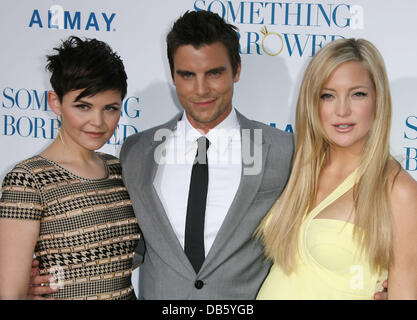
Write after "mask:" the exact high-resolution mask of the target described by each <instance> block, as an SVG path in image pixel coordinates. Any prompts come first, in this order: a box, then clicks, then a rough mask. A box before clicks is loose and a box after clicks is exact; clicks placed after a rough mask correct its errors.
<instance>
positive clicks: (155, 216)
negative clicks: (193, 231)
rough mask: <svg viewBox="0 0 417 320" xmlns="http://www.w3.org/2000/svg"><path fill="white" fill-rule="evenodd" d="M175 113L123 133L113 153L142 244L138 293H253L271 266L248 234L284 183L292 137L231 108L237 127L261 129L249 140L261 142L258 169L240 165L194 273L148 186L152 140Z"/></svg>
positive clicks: (171, 295)
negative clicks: (217, 226)
mask: <svg viewBox="0 0 417 320" xmlns="http://www.w3.org/2000/svg"><path fill="white" fill-rule="evenodd" d="M181 115H182V113H180V114H178V115H177V116H176V117H175V118H173V119H172V120H171V121H169V122H167V123H166V124H163V125H161V126H158V127H154V128H151V129H149V130H146V131H144V132H141V133H138V134H135V135H132V136H130V137H129V138H128V139H126V141H125V142H124V144H123V147H122V150H121V153H120V160H121V164H122V168H123V177H124V181H125V185H126V187H127V189H128V192H129V195H130V198H131V200H132V204H133V208H134V211H135V214H136V217H137V219H138V222H139V225H140V228H141V230H142V232H143V236H144V239H145V244H146V252H145V254H144V261H143V264H142V266H141V268H142V269H143V298H144V299H254V298H255V297H256V294H257V292H258V290H259V288H260V286H261V284H262V282H263V280H264V279H265V277H266V275H267V273H268V270H269V268H270V264H269V263H266V262H265V258H264V255H263V246H262V244H261V242H260V241H258V240H255V239H254V238H253V232H254V230H255V229H256V227H257V226H258V224H259V222H260V221H261V219H262V218H263V217H264V216H265V214H266V213H267V212H268V210H269V209H270V208H271V206H272V204H273V203H274V201H275V200H276V199H277V198H278V196H279V195H280V194H281V192H282V190H283V188H284V187H285V185H286V183H287V180H288V177H289V173H290V169H291V160H292V155H293V148H294V147H293V137H292V135H291V134H289V133H286V132H282V131H280V130H278V129H275V128H271V127H270V126H267V125H265V124H263V123H260V122H256V121H252V120H248V119H247V118H245V117H244V116H243V115H241V114H240V113H239V112H237V117H238V120H239V124H240V126H241V129H250V130H252V131H253V129H261V130H262V142H259V143H258V142H256V141H257V140H256V139H254V138H253V136H251V142H252V144H257V143H258V144H261V145H260V146H259V147H260V150H262V170H261V172H260V173H259V174H257V175H244V174H243V170H242V178H241V182H240V185H239V187H238V190H237V193H236V195H235V198H234V200H233V202H232V204H231V207H230V208H229V211H228V213H227V215H226V218H225V220H224V222H223V224H222V226H221V228H220V230H219V232H218V234H217V236H216V239H215V241H214V243H213V245H212V247H211V249H210V251H209V253H208V255H207V257H206V260H205V261H204V264H203V265H202V267H201V269H200V271H199V273H198V274H196V273H195V271H194V269H193V267H192V265H191V263H190V262H189V260H188V258H187V256H186V255H185V253H184V250H183V248H182V247H181V245H180V243H179V241H178V239H177V237H176V235H175V233H174V231H173V229H172V227H171V224H170V222H169V220H168V217H167V216H166V213H165V211H164V208H163V205H162V203H161V201H160V199H159V197H158V195H157V192H156V190H155V189H154V186H153V181H154V177H155V174H156V171H157V168H158V164H157V163H156V161H155V160H154V152H155V149H156V148H157V147H158V146H159V145H160V144H161V143H162V142H161V141H154V135H155V132H156V131H157V130H158V129H163V128H166V129H170V130H174V129H175V128H176V125H177V121H178V120H179V119H180V117H181ZM242 141H243V139H242ZM242 148H243V146H242ZM244 166H245V164H244V163H243V167H244ZM178 183H181V181H179V182H178ZM140 256H141V254H139V255H138V257H140Z"/></svg>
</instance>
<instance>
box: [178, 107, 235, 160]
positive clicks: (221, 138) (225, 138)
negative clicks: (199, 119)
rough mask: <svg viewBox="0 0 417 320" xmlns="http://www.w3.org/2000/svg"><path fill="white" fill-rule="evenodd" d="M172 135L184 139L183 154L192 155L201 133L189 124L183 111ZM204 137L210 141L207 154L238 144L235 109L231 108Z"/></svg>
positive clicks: (223, 150)
mask: <svg viewBox="0 0 417 320" xmlns="http://www.w3.org/2000/svg"><path fill="white" fill-rule="evenodd" d="M174 136H175V137H176V138H177V139H178V138H180V139H185V154H186V155H192V157H194V156H195V153H196V150H197V139H198V138H200V137H201V136H203V134H202V133H201V132H200V131H198V130H197V129H196V128H194V127H193V126H192V125H191V123H190V121H189V120H188V118H187V116H186V115H185V111H184V113H183V115H182V118H181V119H180V120H179V121H178V124H177V130H176V131H175V132H174ZM206 137H207V139H209V141H210V148H209V151H208V154H210V153H213V152H218V153H219V154H222V153H224V152H225V151H226V149H228V148H230V147H231V146H232V145H234V144H238V145H239V146H240V141H241V133H240V125H239V120H238V119H237V115H236V111H235V109H234V108H233V109H232V111H231V112H230V114H229V115H228V116H227V117H226V118H225V119H224V120H223V121H222V122H221V123H219V124H218V125H217V126H216V127H214V128H213V129H211V130H210V131H209V132H207V134H206ZM193 159H194V158H193Z"/></svg>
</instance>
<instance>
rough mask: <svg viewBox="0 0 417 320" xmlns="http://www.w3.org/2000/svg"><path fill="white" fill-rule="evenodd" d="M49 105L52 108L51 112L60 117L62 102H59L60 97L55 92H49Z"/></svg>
mask: <svg viewBox="0 0 417 320" xmlns="http://www.w3.org/2000/svg"><path fill="white" fill-rule="evenodd" d="M47 99H48V105H49V107H50V108H51V110H52V111H53V112H54V113H55V114H56V115H57V116H60V115H61V113H62V111H61V101H60V100H59V97H58V95H57V93H56V92H55V91H52V90H50V91H48V96H47Z"/></svg>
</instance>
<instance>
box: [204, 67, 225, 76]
mask: <svg viewBox="0 0 417 320" xmlns="http://www.w3.org/2000/svg"><path fill="white" fill-rule="evenodd" d="M225 70H226V67H217V68H213V69H210V70H207V71H206V74H207V73H213V72H222V71H225Z"/></svg>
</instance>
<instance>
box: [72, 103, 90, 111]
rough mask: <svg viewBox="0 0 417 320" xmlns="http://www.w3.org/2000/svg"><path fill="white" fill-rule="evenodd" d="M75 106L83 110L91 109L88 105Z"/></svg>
mask: <svg viewBox="0 0 417 320" xmlns="http://www.w3.org/2000/svg"><path fill="white" fill-rule="evenodd" d="M74 106H75V107H76V108H78V109H81V110H87V109H88V108H89V107H88V106H87V105H86V104H76V105H74Z"/></svg>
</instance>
